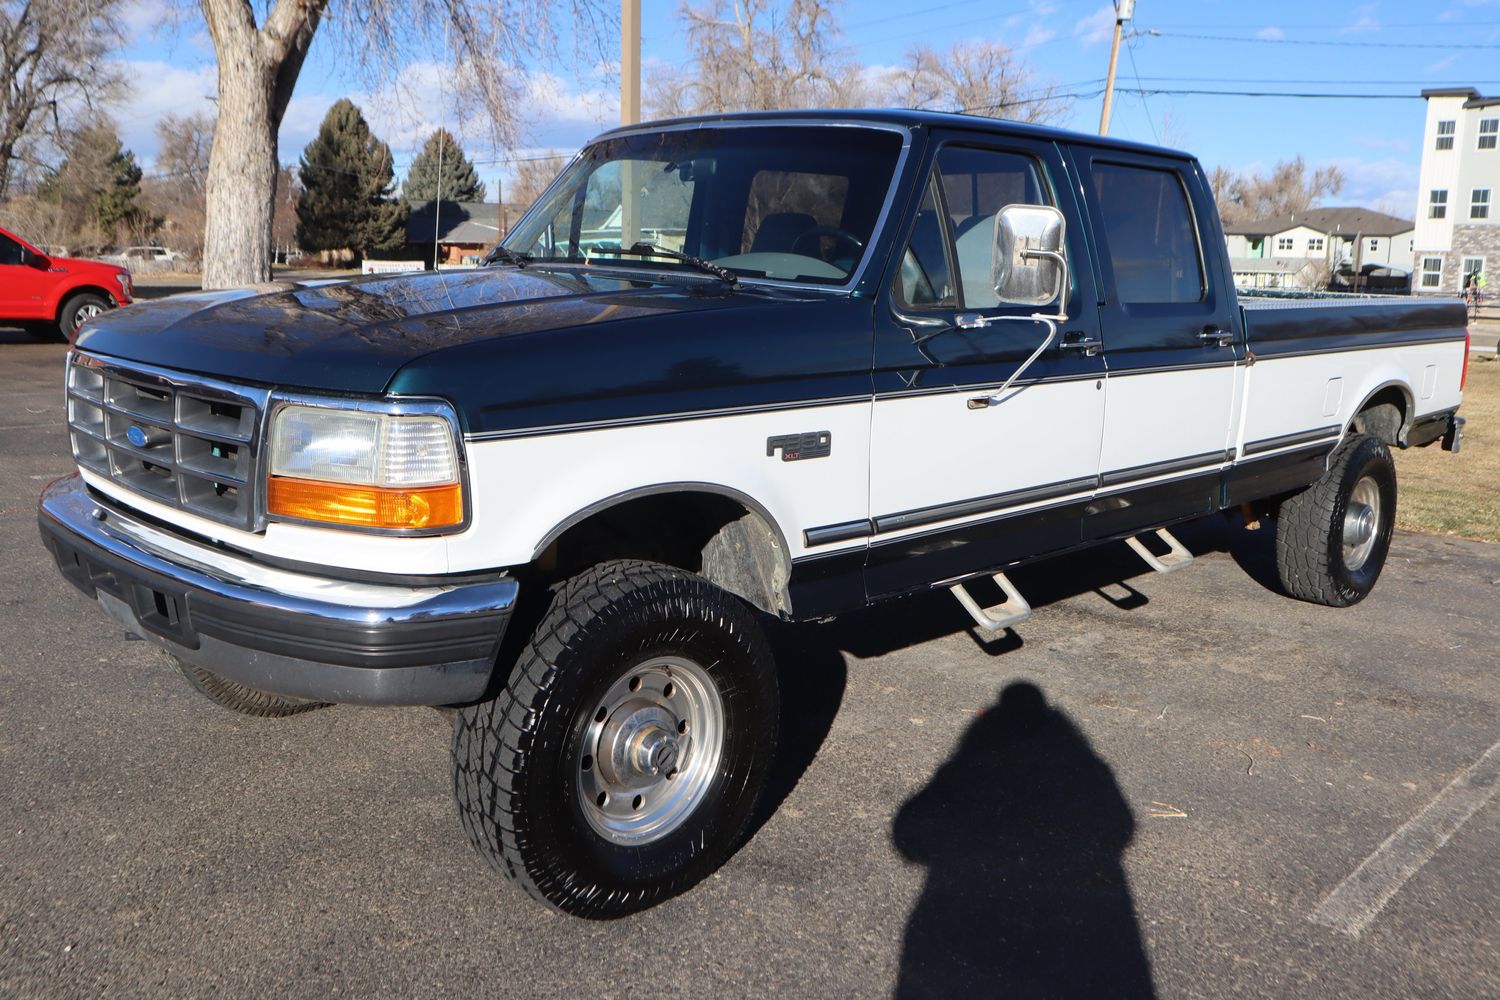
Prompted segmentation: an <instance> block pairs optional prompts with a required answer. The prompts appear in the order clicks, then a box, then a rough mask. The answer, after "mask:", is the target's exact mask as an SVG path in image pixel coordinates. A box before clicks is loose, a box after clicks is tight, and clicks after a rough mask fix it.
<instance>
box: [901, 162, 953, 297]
mask: <svg viewBox="0 0 1500 1000" xmlns="http://www.w3.org/2000/svg"><path fill="white" fill-rule="evenodd" d="M937 183H938V182H937V177H936V176H934V177H933V178H932V179H931V180H930V181H928V183H927V192H926V194H924V195H923V196H922V204H921V205H920V206H919V207H918V208H917V218H916V221H915V222H914V223H913V225H912V230H911V242H909V243H908V244H907V245H906V252H905V253H904V254H902V256H901V275H900V280H899V282H898V284H897V288H898V290H899V293H900V296H901V302H902V304H903V305H908V306H916V307H918V308H928V309H956V308H957V307H958V298H957V296H956V294H955V293H954V289H953V277H952V274H953V268H952V266H951V265H950V263H949V261H948V234H947V231H946V228H947V227H946V226H944V224H943V216H942V209H941V208H940V207H939V205H938V199H937Z"/></svg>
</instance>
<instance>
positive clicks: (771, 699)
mask: <svg viewBox="0 0 1500 1000" xmlns="http://www.w3.org/2000/svg"><path fill="white" fill-rule="evenodd" d="M776 723H777V687H776V673H775V668H774V664H773V662H772V659H771V654H770V650H769V646H768V644H767V642H766V640H765V637H764V635H763V633H762V631H761V628H760V626H759V624H758V623H757V622H756V619H755V615H754V612H753V611H751V610H750V608H749V607H747V606H746V605H745V604H744V603H743V602H742V601H740V600H739V599H738V598H736V597H733V596H732V595H730V594H728V593H726V592H724V591H722V590H720V589H719V588H717V587H714V586H713V585H711V584H709V583H708V582H707V581H706V580H704V579H702V578H701V577H698V576H695V575H693V574H691V573H687V572H685V571H683V570H679V569H674V568H672V567H668V566H662V565H658V564H655V563H646V562H635V561H622V562H612V563H605V564H602V565H600V566H596V567H594V568H593V569H590V570H588V571H586V572H584V573H582V574H580V575H578V576H576V577H574V578H573V579H571V580H569V581H568V582H567V583H566V584H564V585H563V586H562V587H561V588H560V589H558V590H557V591H556V592H555V593H554V594H553V595H552V603H551V606H550V607H549V609H548V610H547V612H546V614H545V615H544V617H543V618H542V621H541V623H540V624H539V625H538V626H537V628H536V630H535V632H534V633H533V634H532V636H531V639H530V641H529V643H528V644H527V646H526V648H525V649H524V650H523V651H522V653H521V655H520V657H519V659H518V660H517V662H516V665H515V667H514V668H513V669H512V671H511V674H510V679H509V681H508V683H507V684H506V687H505V689H504V691H502V692H501V693H500V695H499V696H498V697H497V698H495V699H494V700H493V701H489V702H485V703H482V704H479V705H472V706H469V707H467V708H464V709H463V710H462V711H461V712H460V713H459V717H458V722H457V725H456V727H455V729H454V739H453V776H454V794H455V796H456V798H457V800H458V808H459V816H460V818H461V820H462V822H463V826H464V831H465V832H466V833H467V834H468V837H469V840H470V842H471V843H473V845H474V847H475V848H476V849H477V850H478V851H479V853H480V854H481V855H483V856H484V858H485V860H486V861H488V862H489V864H490V865H491V866H492V867H494V868H495V869H496V870H498V871H499V872H501V873H502V874H503V875H505V876H506V878H508V879H509V880H511V881H513V882H515V883H516V884H518V885H520V886H521V887H522V888H523V889H524V890H525V891H526V892H528V893H529V894H530V895H532V896H533V897H534V898H536V899H539V900H541V901H543V902H545V903H547V904H549V905H551V906H553V907H556V908H557V909H559V910H562V911H564V912H566V913H571V914H574V915H577V916H582V917H590V918H596V919H598V918H611V917H619V916H623V915H625V914H628V913H632V912H634V911H637V910H641V909H645V908H647V907H649V906H653V905H655V904H657V903H659V902H661V901H662V900H664V899H667V898H669V897H670V896H673V895H676V894H677V893H680V892H682V891H684V890H686V889H688V888H690V887H691V886H693V885H695V884H697V883H698V882H699V881H701V880H702V879H704V878H706V877H707V876H708V875H709V874H710V873H712V872H713V871H714V870H715V869H717V868H718V867H719V866H720V865H721V864H723V863H724V861H725V860H726V859H727V858H728V857H729V855H730V854H731V853H732V852H733V851H734V849H735V848H736V847H737V846H738V844H739V841H740V838H741V837H742V836H743V835H744V832H745V829H746V827H747V826H748V824H749V821H750V817H751V812H752V810H753V809H754V807H755V803H756V799H757V798H758V796H759V794H760V791H761V788H762V786H763V785H764V783H765V778H766V774H767V771H768V769H769V767H770V762H771V757H772V754H773V753H774V750H775V737H776Z"/></svg>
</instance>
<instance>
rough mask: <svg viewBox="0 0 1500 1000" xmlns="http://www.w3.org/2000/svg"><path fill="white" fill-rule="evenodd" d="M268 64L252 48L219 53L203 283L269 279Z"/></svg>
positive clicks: (272, 132)
mask: <svg viewBox="0 0 1500 1000" xmlns="http://www.w3.org/2000/svg"><path fill="white" fill-rule="evenodd" d="M275 85H276V67H275V66H273V65H271V64H270V63H269V60H266V59H264V58H263V57H260V53H259V52H254V51H251V52H237V53H233V54H227V53H225V54H221V55H220V58H219V121H218V125H217V126H216V127H215V129H214V145H213V152H212V153H211V154H210V156H209V161H208V224H207V227H206V231H205V233H204V240H203V287H204V288H231V287H234V286H236V285H253V284H258V283H260V282H264V281H270V280H271V250H272V247H271V220H272V217H273V214H274V213H273V210H274V204H273V199H274V193H275V190H276V168H277V159H276V132H277V129H278V126H279V125H280V121H281V115H280V114H279V113H275V109H273V107H272V101H273V91H274V89H275Z"/></svg>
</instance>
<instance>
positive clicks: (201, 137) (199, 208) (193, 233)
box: [142, 112, 214, 260]
mask: <svg viewBox="0 0 1500 1000" xmlns="http://www.w3.org/2000/svg"><path fill="white" fill-rule="evenodd" d="M156 138H157V141H159V142H160V143H161V151H160V152H159V153H157V156H156V166H155V168H154V169H153V171H152V174H151V176H148V177H147V178H146V181H145V183H144V184H143V185H142V200H143V201H144V202H145V204H146V207H147V208H148V209H149V210H150V211H151V212H153V213H155V214H156V215H159V216H160V217H161V218H162V220H163V223H164V228H165V230H166V232H167V233H168V234H169V236H170V239H171V240H172V242H173V244H174V245H175V246H176V248H177V249H180V250H183V251H185V252H186V253H187V254H188V255H189V256H190V257H192V258H193V259H194V260H201V259H202V257H203V231H204V227H205V226H206V224H207V218H208V157H209V150H210V149H211V148H212V146H213V139H214V120H213V119H212V118H211V117H209V116H208V115H206V114H203V113H201V112H199V113H195V114H191V115H186V116H179V115H173V114H168V115H163V116H162V119H161V121H159V122H157V124H156Z"/></svg>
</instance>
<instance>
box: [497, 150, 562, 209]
mask: <svg viewBox="0 0 1500 1000" xmlns="http://www.w3.org/2000/svg"><path fill="white" fill-rule="evenodd" d="M567 162H568V161H567V160H566V159H564V158H563V157H561V156H544V157H540V158H538V159H533V160H520V161H518V162H517V163H516V174H515V176H514V177H513V178H511V182H510V185H509V186H508V187H507V188H506V189H505V200H506V202H508V203H509V204H512V205H516V206H518V207H519V208H520V209H522V210H523V211H524V210H525V209H527V208H529V207H531V205H532V203H533V202H535V201H536V200H537V199H538V198H540V197H541V196H542V192H543V191H545V190H546V189H547V185H548V184H551V183H552V181H553V179H554V178H555V177H556V176H557V175H558V174H560V173H562V168H563V167H564V166H565V165H566V164H567Z"/></svg>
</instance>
